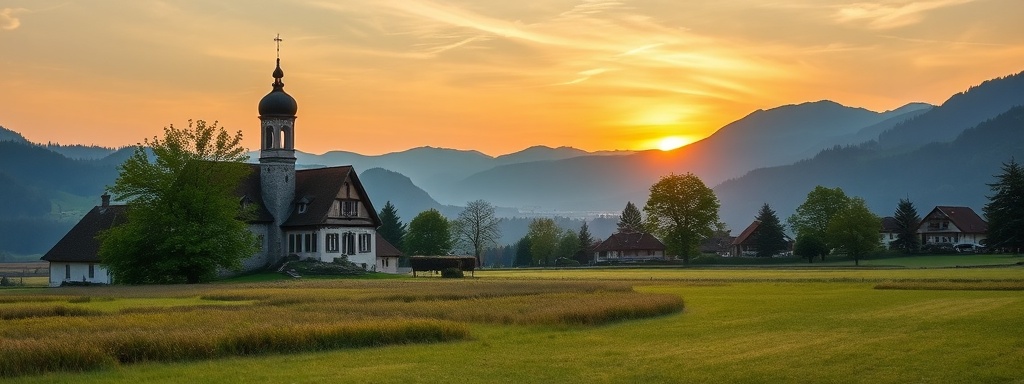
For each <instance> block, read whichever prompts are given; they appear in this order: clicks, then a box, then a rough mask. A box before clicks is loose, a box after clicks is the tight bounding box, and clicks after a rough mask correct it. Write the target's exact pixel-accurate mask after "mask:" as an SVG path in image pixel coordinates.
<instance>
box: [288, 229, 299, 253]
mask: <svg viewBox="0 0 1024 384" xmlns="http://www.w3.org/2000/svg"><path fill="white" fill-rule="evenodd" d="M298 237H299V235H296V234H294V233H290V234H288V252H289V253H295V252H298V251H297V250H296V249H295V248H296V246H297V245H298V243H299V240H298V239H297V238H298Z"/></svg>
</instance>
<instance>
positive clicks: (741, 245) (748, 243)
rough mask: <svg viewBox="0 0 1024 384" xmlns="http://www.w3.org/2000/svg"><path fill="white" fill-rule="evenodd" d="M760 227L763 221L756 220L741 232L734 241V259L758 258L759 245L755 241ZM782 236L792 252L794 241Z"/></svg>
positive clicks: (732, 252) (784, 235)
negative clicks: (744, 257) (743, 257)
mask: <svg viewBox="0 0 1024 384" xmlns="http://www.w3.org/2000/svg"><path fill="white" fill-rule="evenodd" d="M760 227H761V221H760V220H754V222H752V223H750V225H748V226H747V228H746V229H744V230H743V232H740V235H739V236H736V239H734V240H733V241H732V248H731V255H732V257H741V256H746V257H754V256H757V243H755V241H754V239H755V236H754V234H756V233H757V230H758V228H760ZM782 236H783V237H784V238H785V240H786V242H787V243H788V244H789V249H787V251H788V250H791V249H792V247H793V239H791V238H790V237H789V236H787V235H786V234H782Z"/></svg>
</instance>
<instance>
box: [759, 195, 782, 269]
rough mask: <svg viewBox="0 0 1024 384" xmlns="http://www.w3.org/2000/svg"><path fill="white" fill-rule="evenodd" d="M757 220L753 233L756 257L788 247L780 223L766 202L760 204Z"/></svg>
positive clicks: (771, 254)
mask: <svg viewBox="0 0 1024 384" xmlns="http://www.w3.org/2000/svg"><path fill="white" fill-rule="evenodd" d="M757 221H759V222H760V224H759V225H758V226H757V231H755V232H754V234H753V238H754V239H753V240H754V245H755V246H756V247H757V257H772V256H774V255H775V254H777V253H779V252H782V251H785V250H786V248H788V247H789V244H788V243H787V242H786V234H785V233H783V231H784V228H783V227H782V223H781V222H780V221H779V217H778V216H777V215H775V211H773V210H772V207H771V206H769V205H768V203H765V204H764V205H762V206H761V211H759V212H758V213H757Z"/></svg>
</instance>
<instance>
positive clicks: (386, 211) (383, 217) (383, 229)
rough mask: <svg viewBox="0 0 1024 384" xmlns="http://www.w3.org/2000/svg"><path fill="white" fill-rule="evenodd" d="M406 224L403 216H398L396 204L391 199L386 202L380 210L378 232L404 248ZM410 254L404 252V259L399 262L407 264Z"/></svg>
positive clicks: (392, 243) (398, 246) (395, 244)
mask: <svg viewBox="0 0 1024 384" xmlns="http://www.w3.org/2000/svg"><path fill="white" fill-rule="evenodd" d="M405 231H406V226H405V223H403V222H402V218H401V217H399V216H398V210H397V209H396V208H395V205H394V204H391V200H388V202H387V203H384V208H381V210H380V227H379V228H377V233H379V234H380V236H381V237H383V238H384V240H387V241H388V242H389V243H391V245H394V246H395V247H396V248H398V249H399V250H402V248H403V247H404V244H402V241H403V240H404V239H405ZM408 257H409V256H408V255H405V254H403V255H402V260H400V261H399V264H401V265H405V264H406V260H408Z"/></svg>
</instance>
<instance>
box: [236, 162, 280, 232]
mask: <svg viewBox="0 0 1024 384" xmlns="http://www.w3.org/2000/svg"><path fill="white" fill-rule="evenodd" d="M247 165H248V166H249V170H250V172H249V175H247V176H246V177H245V178H244V179H242V183H241V184H239V185H238V189H236V190H235V193H236V194H237V195H238V197H239V198H241V199H247V200H248V202H249V203H251V204H255V205H256V217H255V218H253V219H252V222H254V223H272V222H274V216H272V215H271V214H270V212H269V211H267V208H266V207H264V206H263V192H262V191H263V187H262V185H261V184H260V165H259V164H247Z"/></svg>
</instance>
